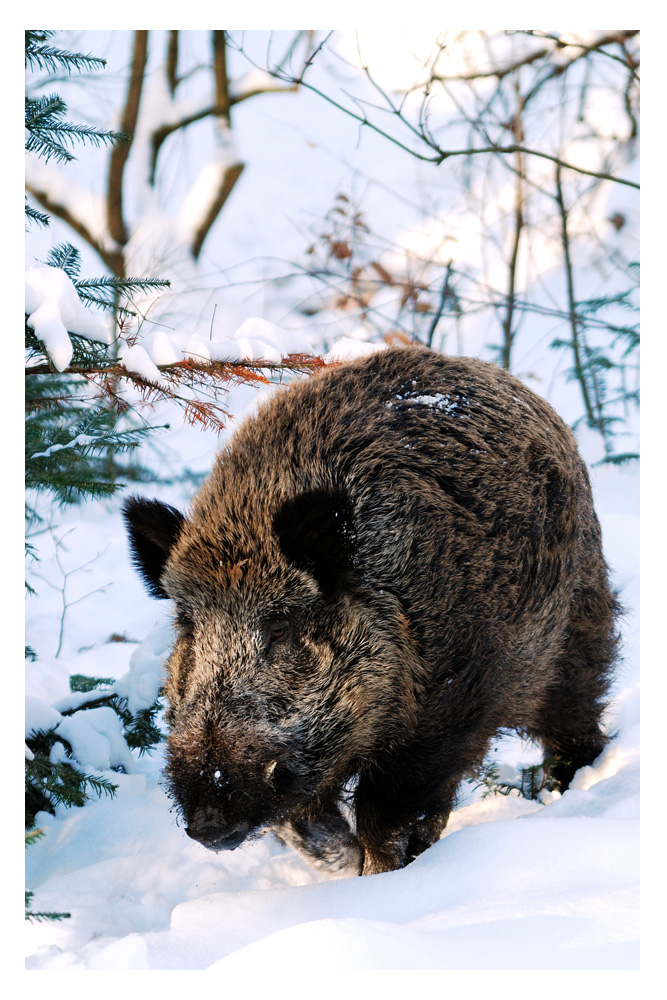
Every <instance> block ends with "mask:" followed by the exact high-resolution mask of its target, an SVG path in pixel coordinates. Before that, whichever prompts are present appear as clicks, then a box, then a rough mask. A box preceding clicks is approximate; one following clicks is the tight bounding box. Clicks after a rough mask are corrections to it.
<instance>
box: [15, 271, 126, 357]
mask: <svg viewBox="0 0 667 1000" xmlns="http://www.w3.org/2000/svg"><path fill="white" fill-rule="evenodd" d="M25 311H26V315H27V317H28V319H27V323H28V326H30V327H31V328H32V329H33V330H34V331H35V335H36V336H37V337H38V338H39V339H40V340H41V341H42V343H43V344H44V347H45V348H46V351H47V353H48V355H49V357H50V358H51V360H52V362H53V364H54V365H55V367H56V368H57V369H58V371H60V372H61V371H63V370H64V369H65V368H67V366H68V365H69V363H70V361H71V360H72V351H73V348H72V342H71V340H70V338H69V334H70V333H73V334H77V335H78V336H80V337H86V338H87V339H88V340H94V341H98V342H99V343H101V344H110V343H111V336H110V334H109V331H108V330H107V328H106V327H105V326H104V324H103V323H102V322H101V321H100V320H99V319H98V318H97V317H96V316H95V315H94V313H92V312H91V311H90V309H86V307H85V306H84V305H83V303H82V302H81V299H80V298H79V296H78V294H77V291H76V288H75V287H74V283H73V282H72V279H71V278H70V277H69V275H67V274H65V272H64V271H62V270H61V269H60V268H59V267H46V266H45V267H31V268H28V269H27V270H26V272H25Z"/></svg>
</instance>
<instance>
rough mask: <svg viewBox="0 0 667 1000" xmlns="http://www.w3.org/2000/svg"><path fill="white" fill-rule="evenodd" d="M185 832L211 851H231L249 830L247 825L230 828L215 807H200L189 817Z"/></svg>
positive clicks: (244, 837)
mask: <svg viewBox="0 0 667 1000" xmlns="http://www.w3.org/2000/svg"><path fill="white" fill-rule="evenodd" d="M185 832H186V833H187V835H188V837H192V839H193V840H196V841H198V842H199V843H200V844H203V845H204V847H208V848H210V850H212V851H233V850H235V848H237V847H239V846H240V845H241V844H242V843H243V841H244V840H245V839H246V837H247V836H248V833H249V832H250V828H249V826H248V824H247V823H240V824H238V825H236V826H230V824H229V822H228V821H226V819H225V817H224V815H223V813H222V810H221V809H219V808H218V807H217V806H212V805H201V806H198V807H197V808H196V809H195V810H194V812H193V813H192V815H191V816H190V819H189V821H188V825H187V827H186V829H185Z"/></svg>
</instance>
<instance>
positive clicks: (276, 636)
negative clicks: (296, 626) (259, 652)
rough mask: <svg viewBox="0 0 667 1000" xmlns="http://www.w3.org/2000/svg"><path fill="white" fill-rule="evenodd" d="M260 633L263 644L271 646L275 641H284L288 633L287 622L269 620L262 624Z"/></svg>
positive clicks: (287, 637)
mask: <svg viewBox="0 0 667 1000" xmlns="http://www.w3.org/2000/svg"><path fill="white" fill-rule="evenodd" d="M262 633H263V639H264V645H265V646H272V645H273V644H274V643H276V642H285V640H286V639H289V635H290V626H289V622H271V623H270V624H269V625H265V626H264V628H263V630H262Z"/></svg>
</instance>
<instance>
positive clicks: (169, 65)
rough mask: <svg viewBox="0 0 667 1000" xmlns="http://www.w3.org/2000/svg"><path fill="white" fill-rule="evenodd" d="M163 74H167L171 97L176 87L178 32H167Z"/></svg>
mask: <svg viewBox="0 0 667 1000" xmlns="http://www.w3.org/2000/svg"><path fill="white" fill-rule="evenodd" d="M165 73H166V74H167V82H168V84H169V92H170V94H171V96H172V97H173V96H174V94H175V93H176V87H177V86H178V31H170V32H169V42H168V44H167V61H166V64H165Z"/></svg>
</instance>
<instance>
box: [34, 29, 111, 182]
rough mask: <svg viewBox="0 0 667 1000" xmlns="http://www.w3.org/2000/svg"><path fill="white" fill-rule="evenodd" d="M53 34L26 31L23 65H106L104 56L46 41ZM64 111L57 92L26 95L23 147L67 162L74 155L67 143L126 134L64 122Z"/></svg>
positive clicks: (78, 67)
mask: <svg viewBox="0 0 667 1000" xmlns="http://www.w3.org/2000/svg"><path fill="white" fill-rule="evenodd" d="M54 34H55V32H53V31H26V33H25V64H26V68H29V69H31V70H36V69H43V70H46V71H47V72H49V73H55V72H56V70H57V69H63V68H64V69H66V70H67V71H68V72H70V73H71V72H72V70H73V69H75V70H77V71H79V72H80V71H82V70H84V69H88V70H90V69H100V68H103V67H104V66H105V65H106V63H105V61H104V59H98V58H96V57H94V56H90V55H82V54H81V53H79V52H66V51H64V50H63V49H57V48H54V47H53V46H52V45H48V44H46V43H47V42H48V39H49V38H50V37H51V36H52V35H54ZM66 114H67V105H66V104H65V102H64V101H63V99H62V98H61V97H60V96H59V95H58V94H48V95H46V96H43V97H37V98H31V97H28V96H27V95H26V99H25V127H26V132H27V139H26V144H25V148H26V150H28V151H29V152H33V153H37V154H38V156H42V157H44V159H45V160H46V161H47V162H48V160H50V159H51V157H54V158H55V159H56V160H58V161H61V162H65V163H67V162H69V161H70V160H73V159H75V156H74V154H73V153H72V152H71V147H72V146H74V145H75V144H76V143H77V142H92V143H93V144H94V145H95V146H101V145H106V144H108V143H112V142H117V141H119V140H127V139H128V138H129V136H127V135H125V134H124V133H123V132H112V131H110V130H109V129H98V128H94V127H93V126H90V125H78V124H72V123H71V122H66V121H64V117H65V115H66Z"/></svg>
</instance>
